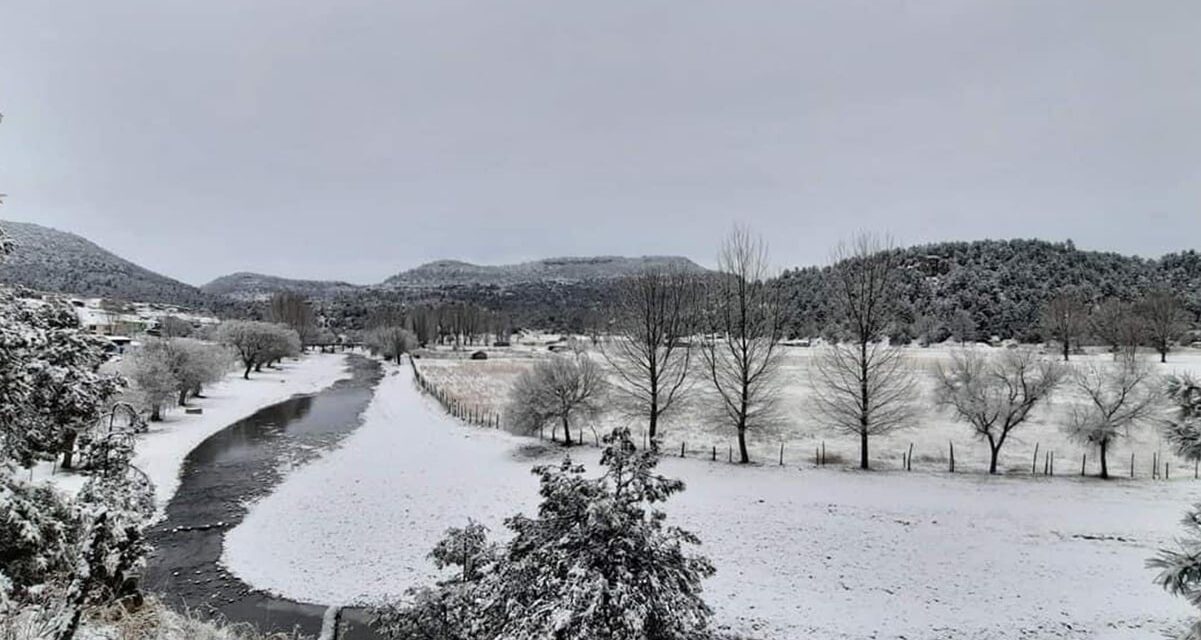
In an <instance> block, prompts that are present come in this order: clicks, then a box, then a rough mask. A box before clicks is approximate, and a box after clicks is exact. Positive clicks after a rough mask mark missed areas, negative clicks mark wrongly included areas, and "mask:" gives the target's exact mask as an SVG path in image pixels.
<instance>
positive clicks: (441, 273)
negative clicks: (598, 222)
mask: <svg viewBox="0 0 1201 640" xmlns="http://www.w3.org/2000/svg"><path fill="white" fill-rule="evenodd" d="M647 267H670V268H677V269H682V270H685V271H695V272H702V271H704V270H705V269H704V268H703V267H701V266H700V265H698V264H696V263H695V262H693V261H692V260H689V259H688V258H684V257H680V256H641V257H634V258H628V257H621V256H592V257H566V258H546V259H543V260H534V261H531V262H522V263H519V264H506V265H479V264H472V263H470V262H461V261H458V260H438V261H435V262H429V263H426V264H423V265H421V266H419V267H417V268H414V269H409V270H408V271H404V272H401V273H398V274H396V275H394V276H392V277H391V278H388V279H387V280H385V281H384V285H386V286H391V287H411V286H445V285H457V284H496V285H506V284H518V283H528V282H545V281H557V282H580V281H586V280H606V279H610V278H620V277H623V276H628V275H632V274H635V273H637V272H639V271H641V270H643V269H646V268H647Z"/></svg>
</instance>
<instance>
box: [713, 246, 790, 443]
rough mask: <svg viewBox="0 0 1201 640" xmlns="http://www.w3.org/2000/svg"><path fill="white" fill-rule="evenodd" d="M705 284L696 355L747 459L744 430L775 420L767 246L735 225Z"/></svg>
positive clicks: (776, 341) (774, 319) (775, 298)
mask: <svg viewBox="0 0 1201 640" xmlns="http://www.w3.org/2000/svg"><path fill="white" fill-rule="evenodd" d="M717 270H718V273H717V274H716V275H715V276H714V277H712V278H710V279H709V280H708V282H707V285H706V289H707V291H706V296H705V304H704V307H705V309H704V314H703V316H702V322H703V323H704V324H703V328H704V330H705V335H704V339H703V340H702V341H701V350H700V351H701V356H702V359H703V360H704V364H705V369H706V372H707V374H708V377H709V381H710V382H711V383H712V384H713V387H714V389H715V391H716V395H717V400H718V406H719V412H720V414H721V415H722V416H723V418H724V419H725V421H726V422H728V423H729V424H730V425H731V426H732V427H733V428H734V429H735V431H736V432H737V434H738V460H739V461H740V462H742V463H743V464H745V463H748V462H750V461H751V457H750V453H749V452H748V451H747V446H746V434H747V431H749V430H752V429H757V428H763V427H766V426H768V425H770V424H771V423H773V422H774V421H775V418H776V411H775V408H776V407H775V405H776V399H777V397H778V395H779V370H780V368H779V365H780V360H781V357H782V355H783V353H782V352H781V350H780V339H781V338H782V337H783V331H784V318H783V306H782V304H781V299H780V291H779V289H778V288H776V287H773V286H772V285H771V283H769V282H768V276H769V273H768V262H767V246H766V245H765V244H764V243H763V241H762V240H761V239H760V238H758V237H755V236H753V235H751V233H750V232H749V231H747V230H746V229H744V228H741V227H738V228H735V229H734V231H733V232H732V233H731V234H730V236H729V237H728V238H726V240H725V242H723V243H722V248H721V252H720V253H719V255H718V259H717Z"/></svg>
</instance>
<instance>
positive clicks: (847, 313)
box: [813, 234, 917, 469]
mask: <svg viewBox="0 0 1201 640" xmlns="http://www.w3.org/2000/svg"><path fill="white" fill-rule="evenodd" d="M899 260H900V256H899V254H898V252H897V251H895V250H894V249H893V246H892V243H891V241H889V240H888V239H884V238H879V237H877V236H873V235H870V234H861V235H859V236H857V237H856V238H855V239H854V240H853V241H852V242H851V244H850V245H845V244H844V245H840V246H839V247H838V249H837V250H836V251H835V253H834V266H833V268H832V269H831V273H830V282H831V286H830V292H829V297H830V305H831V311H832V312H833V317H834V318H835V319H836V320H837V321H838V322H839V323H840V324H841V329H842V332H843V335H845V336H846V337H847V340H846V341H845V342H838V343H837V344H832V345H830V346H828V347H826V348H825V350H824V351H823V352H822V353H821V354H819V355H818V356H817V357H816V358H815V360H814V368H815V369H816V371H815V376H814V379H813V380H814V387H815V396H816V399H817V404H818V408H819V409H820V410H821V412H822V413H823V414H824V415H825V418H826V420H827V421H828V422H829V424H830V425H831V426H833V427H834V428H836V429H839V430H842V431H846V432H848V433H852V434H855V435H858V436H859V468H861V469H868V468H869V467H870V464H869V461H868V458H869V456H868V438H869V437H871V436H874V435H881V434H885V433H888V432H890V431H893V430H895V429H899V428H903V427H907V426H910V425H911V424H912V421H913V417H914V408H913V399H914V396H915V395H916V394H917V387H916V381H915V376H914V375H913V373H912V369H911V367H910V366H909V363H908V361H907V360H906V359H905V358H904V355H903V352H902V351H901V350H900V349H899V348H897V347H894V346H891V345H889V344H886V343H885V342H884V336H885V332H886V331H887V330H888V327H889V325H890V324H891V323H892V322H893V321H894V318H895V314H896V312H895V306H894V305H895V301H896V276H897V269H898V267H899Z"/></svg>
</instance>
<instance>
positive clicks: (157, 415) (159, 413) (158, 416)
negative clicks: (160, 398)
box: [150, 404, 163, 422]
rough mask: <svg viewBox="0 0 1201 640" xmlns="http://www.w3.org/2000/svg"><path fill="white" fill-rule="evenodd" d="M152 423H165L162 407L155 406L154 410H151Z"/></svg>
mask: <svg viewBox="0 0 1201 640" xmlns="http://www.w3.org/2000/svg"><path fill="white" fill-rule="evenodd" d="M150 421H151V422H162V421H163V408H162V407H161V406H159V405H157V404H156V405H154V408H153V409H151V410H150Z"/></svg>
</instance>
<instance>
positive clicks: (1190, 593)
mask: <svg viewBox="0 0 1201 640" xmlns="http://www.w3.org/2000/svg"><path fill="white" fill-rule="evenodd" d="M1167 391H1168V397H1170V398H1171V399H1172V400H1173V402H1174V403H1175V404H1176V412H1175V415H1174V416H1173V417H1172V418H1171V419H1169V420H1168V421H1167V423H1166V424H1165V429H1164V435H1165V437H1166V438H1167V439H1168V440H1169V441H1170V442H1172V444H1173V445H1175V447H1176V453H1177V454H1178V455H1180V456H1181V457H1183V458H1185V459H1188V460H1193V461H1197V460H1201V382H1198V381H1197V380H1195V379H1193V378H1191V377H1188V376H1180V377H1173V378H1170V379H1169V380H1168V385H1167ZM1183 524H1184V528H1185V536H1184V537H1182V538H1180V539H1178V540H1177V543H1176V544H1177V546H1176V547H1175V548H1170V549H1167V548H1165V549H1160V550H1159V553H1158V554H1156V555H1155V557H1153V558H1151V559H1150V560H1148V561H1147V566H1148V567H1150V568H1152V569H1158V570H1159V573H1158V574H1157V575H1156V576H1155V582H1156V584H1158V585H1160V586H1161V587H1163V588H1164V589H1165V590H1166V591H1167V592H1168V593H1171V594H1172V595H1176V596H1181V597H1183V598H1185V599H1187V600H1188V601H1189V603H1191V604H1192V605H1193V606H1194V607H1197V608H1198V609H1201V504H1198V505H1194V506H1193V508H1192V509H1191V510H1190V511H1189V512H1188V514H1187V515H1185V517H1184V520H1183ZM1178 638H1179V639H1180V640H1201V618H1199V619H1197V620H1195V621H1194V622H1193V623H1192V624H1190V625H1189V626H1188V627H1187V628H1186V629H1184V630H1183V631H1181V633H1180V634H1179V635H1178Z"/></svg>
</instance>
